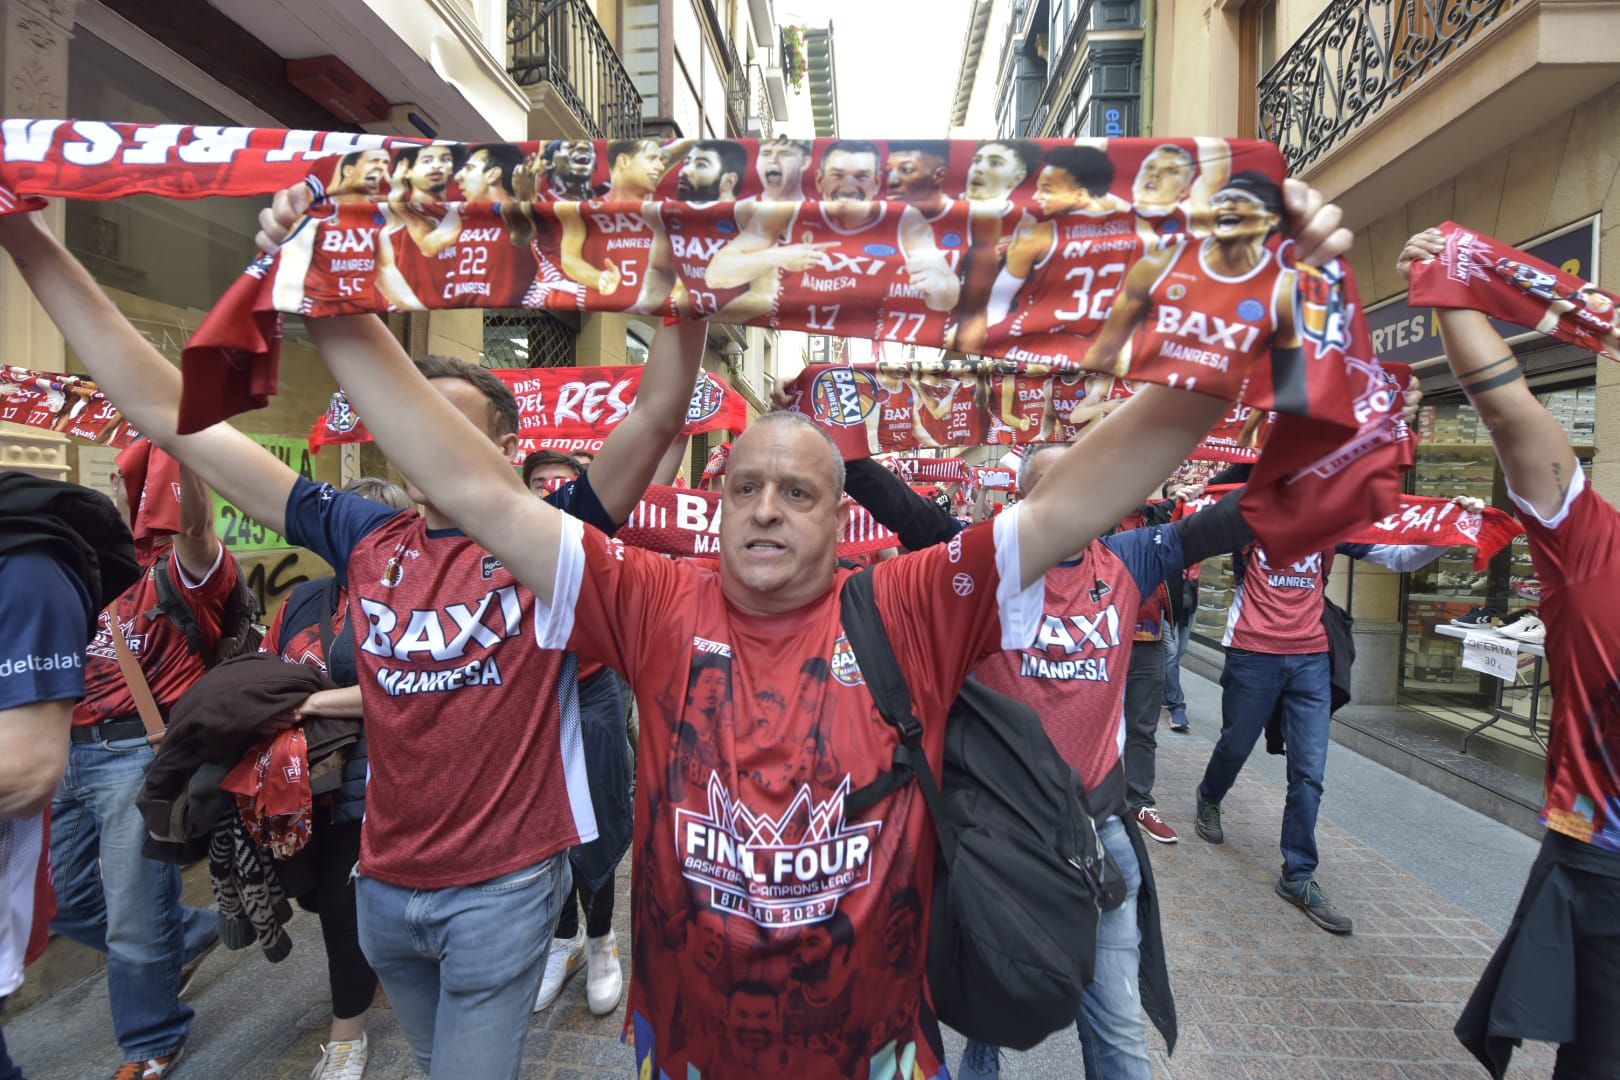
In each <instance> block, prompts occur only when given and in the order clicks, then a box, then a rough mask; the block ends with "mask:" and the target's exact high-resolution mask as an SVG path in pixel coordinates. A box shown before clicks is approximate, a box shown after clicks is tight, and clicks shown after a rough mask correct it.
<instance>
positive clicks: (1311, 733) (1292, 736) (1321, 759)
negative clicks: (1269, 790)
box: [1198, 649, 1333, 881]
mask: <svg viewBox="0 0 1620 1080" xmlns="http://www.w3.org/2000/svg"><path fill="white" fill-rule="evenodd" d="M1279 703H1280V705H1281V708H1282V725H1283V740H1284V741H1285V742H1286V743H1287V744H1288V799H1287V801H1286V802H1285V803H1284V804H1283V821H1282V844H1281V847H1282V856H1283V877H1284V878H1286V879H1287V880H1289V881H1300V880H1303V879H1305V878H1308V877H1310V876H1311V875H1312V874H1314V873H1316V814H1317V811H1318V810H1319V809H1321V806H1322V777H1323V774H1324V773H1325V772H1326V771H1327V754H1328V740H1329V737H1330V736H1331V734H1332V723H1333V721H1332V712H1331V710H1332V702H1331V699H1330V698H1329V668H1328V654H1327V653H1325V652H1320V653H1304V654H1300V655H1292V656H1278V655H1274V654H1272V653H1257V652H1249V651H1247V650H1246V649H1227V650H1226V668H1225V670H1224V671H1222V672H1221V738H1220V741H1219V742H1217V743H1216V744H1215V753H1214V754H1212V755H1211V756H1210V759H1209V767H1208V768H1206V769H1205V770H1204V779H1203V782H1202V783H1200V784H1199V785H1198V794H1199V795H1201V796H1203V797H1204V798H1205V799H1207V800H1209V801H1210V802H1212V803H1216V804H1219V803H1220V801H1221V800H1222V799H1224V798H1225V797H1226V793H1227V792H1228V791H1230V790H1232V783H1233V781H1235V780H1236V779H1237V775H1238V772H1239V771H1240V770H1241V769H1242V768H1243V763H1244V762H1245V761H1247V760H1248V759H1249V754H1250V752H1251V751H1253V750H1254V744H1255V741H1256V740H1257V739H1259V738H1260V733H1261V732H1262V731H1264V730H1265V729H1266V721H1267V720H1268V719H1269V718H1270V717H1271V714H1272V711H1273V710H1274V709H1276V708H1277V707H1278V706H1279Z"/></svg>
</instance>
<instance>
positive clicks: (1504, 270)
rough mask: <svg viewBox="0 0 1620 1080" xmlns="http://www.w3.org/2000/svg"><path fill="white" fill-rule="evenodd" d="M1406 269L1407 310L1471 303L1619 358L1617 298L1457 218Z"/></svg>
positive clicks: (1469, 305)
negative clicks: (1435, 253) (1435, 245)
mask: <svg viewBox="0 0 1620 1080" xmlns="http://www.w3.org/2000/svg"><path fill="white" fill-rule="evenodd" d="M1440 231H1441V232H1442V233H1443V234H1444V235H1445V238H1446V247H1445V250H1444V251H1443V252H1441V253H1440V255H1439V257H1438V258H1434V259H1425V260H1423V261H1422V262H1419V263H1415V264H1414V265H1413V267H1412V289H1411V297H1410V299H1409V300H1408V303H1410V304H1411V305H1412V306H1413V307H1437V308H1470V309H1472V310H1474V311H1483V312H1484V313H1485V314H1487V315H1493V316H1495V317H1497V318H1499V319H1504V320H1506V321H1507V322H1510V323H1516V324H1517V325H1519V326H1522V327H1524V328H1526V329H1528V330H1539V331H1541V332H1542V333H1544V334H1551V335H1552V336H1553V337H1555V338H1558V339H1559V340H1561V341H1567V342H1569V343H1570V344H1571V345H1578V346H1579V347H1581V348H1583V349H1586V350H1589V351H1591V352H1595V353H1599V354H1600V355H1603V356H1606V357H1608V358H1609V359H1610V360H1620V327H1617V325H1616V324H1617V322H1620V314H1617V313H1620V297H1617V296H1615V294H1614V293H1611V292H1607V291H1605V290H1603V289H1600V288H1598V287H1597V286H1596V285H1592V284H1590V283H1588V282H1586V281H1583V280H1581V279H1580V278H1578V277H1576V276H1575V275H1574V274H1571V273H1569V272H1568V271H1565V270H1561V269H1559V268H1558V267H1556V266H1553V265H1552V264H1550V263H1545V262H1542V261H1541V260H1540V259H1538V258H1536V257H1535V256H1533V255H1527V254H1526V253H1524V252H1522V251H1520V250H1519V249H1518V248H1514V247H1509V246H1508V245H1507V244H1504V243H1502V242H1501V241H1500V240H1496V239H1493V238H1491V237H1489V236H1486V235H1484V234H1483V233H1477V232H1474V231H1472V230H1470V229H1465V228H1463V227H1462V226H1461V225H1458V224H1457V223H1456V222H1455V221H1447V222H1445V223H1444V224H1442V225H1441V226H1440Z"/></svg>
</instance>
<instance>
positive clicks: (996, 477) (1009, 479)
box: [968, 465, 1018, 491]
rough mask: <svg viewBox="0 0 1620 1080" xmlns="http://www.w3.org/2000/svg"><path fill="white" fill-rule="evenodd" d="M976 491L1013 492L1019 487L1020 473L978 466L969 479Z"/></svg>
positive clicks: (1013, 470) (1012, 470)
mask: <svg viewBox="0 0 1620 1080" xmlns="http://www.w3.org/2000/svg"><path fill="white" fill-rule="evenodd" d="M968 482H969V483H970V484H972V486H973V487H974V489H975V490H983V491H1012V490H1014V489H1015V488H1017V487H1018V472H1017V470H1015V469H1002V468H998V467H990V466H983V465H981V466H977V467H976V468H974V470H973V474H972V475H971V476H970V477H969V478H968Z"/></svg>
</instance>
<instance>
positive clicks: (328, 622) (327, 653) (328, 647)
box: [319, 577, 338, 671]
mask: <svg viewBox="0 0 1620 1080" xmlns="http://www.w3.org/2000/svg"><path fill="white" fill-rule="evenodd" d="M337 604H338V583H337V578H335V577H334V578H333V579H332V580H331V581H328V582H327V583H326V587H325V588H324V589H322V590H321V617H320V622H319V626H320V633H321V662H322V663H324V664H325V665H326V670H327V671H331V670H332V641H333V639H334V638H336V637H337V631H335V630H334V629H333V628H332V621H333V619H335V618H336V617H337Z"/></svg>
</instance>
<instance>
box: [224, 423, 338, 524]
mask: <svg viewBox="0 0 1620 1080" xmlns="http://www.w3.org/2000/svg"><path fill="white" fill-rule="evenodd" d="M248 437H249V438H250V439H252V440H253V441H254V442H256V443H258V444H259V445H260V446H262V447H264V448H265V449H266V450H268V451H270V452H271V453H272V454H274V455H276V457H278V458H280V459H281V460H282V462H283V463H284V464H285V465H286V466H287V467H288V468H289V469H292V470H293V471H294V472H296V473H298V475H300V476H305V477H308V478H309V479H311V480H313V479H315V462H314V460H313V459H312V458H311V456H310V453H309V442H308V441H307V440H305V439H301V438H289V437H287V436H283V435H249V436H248ZM214 530H215V531H216V532H218V533H219V538H220V539H221V540H223V541H225V546H226V547H228V548H230V549H231V550H232V551H234V552H239V553H240V552H247V551H267V550H269V549H271V548H284V547H290V546H291V545H290V544H288V543H287V538H286V537H284V536H282V535H281V534H280V533H278V532H276V531H275V530H273V529H271V528H269V527H268V526H266V525H262V524H260V523H259V522H257V521H254V520H253V519H252V518H250V517H248V516H247V514H245V513H244V512H243V511H242V508H241V507H239V506H237V505H236V504H234V503H232V502H229V501H228V500H226V499H225V498H224V497H222V496H221V495H219V494H218V493H215V495H214Z"/></svg>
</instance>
